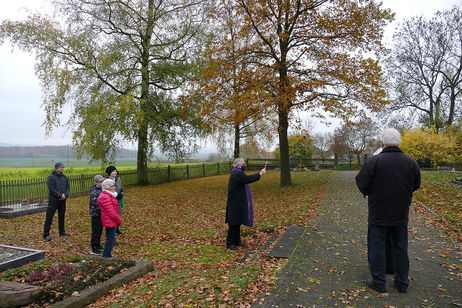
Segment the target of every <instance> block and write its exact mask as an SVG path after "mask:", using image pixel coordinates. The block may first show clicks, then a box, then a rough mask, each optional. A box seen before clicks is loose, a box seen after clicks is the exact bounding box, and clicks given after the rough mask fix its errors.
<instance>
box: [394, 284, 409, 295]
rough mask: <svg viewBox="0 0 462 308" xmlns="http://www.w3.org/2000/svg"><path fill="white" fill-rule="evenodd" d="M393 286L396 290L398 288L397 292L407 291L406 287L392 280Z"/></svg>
mask: <svg viewBox="0 0 462 308" xmlns="http://www.w3.org/2000/svg"><path fill="white" fill-rule="evenodd" d="M393 286H394V287H395V289H396V290H398V292H399V293H407V288H404V287H401V286H399V285H398V284H397V283H396V281H394V282H393Z"/></svg>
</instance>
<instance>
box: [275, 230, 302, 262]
mask: <svg viewBox="0 0 462 308" xmlns="http://www.w3.org/2000/svg"><path fill="white" fill-rule="evenodd" d="M303 232H305V227H303V226H294V225H292V226H289V228H287V230H286V232H284V234H283V235H282V236H281V238H280V239H279V241H278V242H277V243H276V244H275V245H274V247H273V249H271V251H270V252H269V253H268V256H270V257H275V258H286V259H287V258H289V257H290V256H291V255H292V252H293V251H294V250H295V248H296V247H297V243H298V240H299V239H300V237H301V236H302V234H303Z"/></svg>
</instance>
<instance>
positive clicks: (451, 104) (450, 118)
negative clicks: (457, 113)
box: [446, 87, 456, 126]
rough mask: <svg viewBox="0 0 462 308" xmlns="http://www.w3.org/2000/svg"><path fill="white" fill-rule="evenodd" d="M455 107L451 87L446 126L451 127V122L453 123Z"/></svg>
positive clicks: (453, 91)
mask: <svg viewBox="0 0 462 308" xmlns="http://www.w3.org/2000/svg"><path fill="white" fill-rule="evenodd" d="M455 107H456V93H455V89H454V87H451V95H450V102H449V115H448V121H447V122H446V126H451V125H452V122H453V121H454V110H455Z"/></svg>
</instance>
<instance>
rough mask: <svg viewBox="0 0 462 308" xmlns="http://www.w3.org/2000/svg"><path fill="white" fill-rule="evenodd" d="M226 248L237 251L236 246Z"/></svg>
mask: <svg viewBox="0 0 462 308" xmlns="http://www.w3.org/2000/svg"><path fill="white" fill-rule="evenodd" d="M226 248H228V249H230V250H237V247H236V245H229V246H226Z"/></svg>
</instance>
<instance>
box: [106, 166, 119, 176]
mask: <svg viewBox="0 0 462 308" xmlns="http://www.w3.org/2000/svg"><path fill="white" fill-rule="evenodd" d="M114 170H116V171H117V169H116V167H114V166H109V167H107V168H106V173H107V175H111V173H112V171H114Z"/></svg>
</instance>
